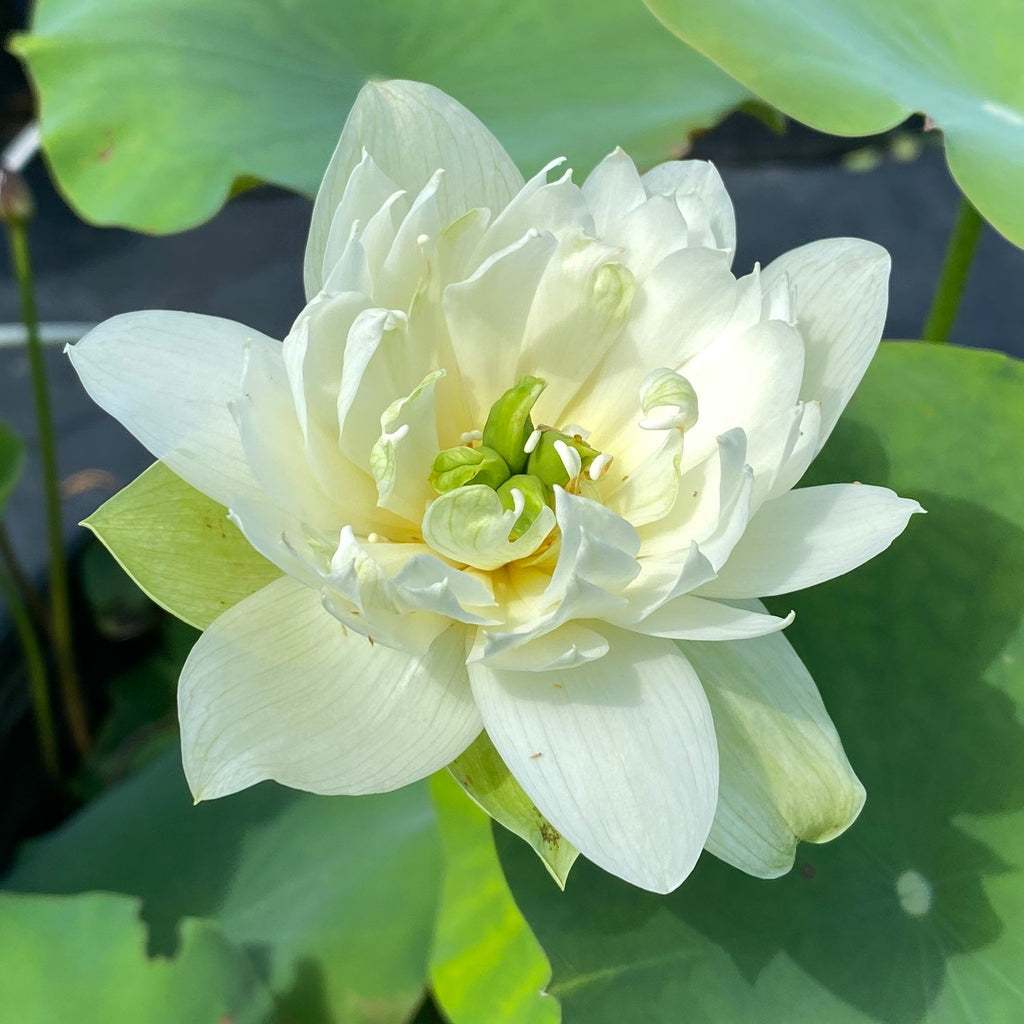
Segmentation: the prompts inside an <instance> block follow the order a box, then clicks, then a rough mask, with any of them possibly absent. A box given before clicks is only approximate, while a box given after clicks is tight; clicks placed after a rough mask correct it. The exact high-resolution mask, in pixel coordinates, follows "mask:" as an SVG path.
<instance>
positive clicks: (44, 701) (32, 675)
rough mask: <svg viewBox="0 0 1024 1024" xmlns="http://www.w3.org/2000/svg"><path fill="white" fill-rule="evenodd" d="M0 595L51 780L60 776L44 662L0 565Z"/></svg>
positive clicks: (19, 600) (27, 619)
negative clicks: (18, 652)
mask: <svg viewBox="0 0 1024 1024" xmlns="http://www.w3.org/2000/svg"><path fill="white" fill-rule="evenodd" d="M0 595H2V596H3V599H4V601H6V602H7V607H8V608H9V609H10V612H11V617H12V618H13V619H14V629H15V632H16V633H17V634H18V640H19V641H20V643H21V650H22V653H23V654H24V656H25V668H26V669H27V671H28V684H29V692H30V694H31V696H32V711H33V713H34V715H35V720H36V732H37V733H38V734H39V750H40V753H41V754H42V758H43V765H44V766H45V768H46V771H47V772H48V773H49V775H50V777H51V778H54V779H56V778H58V777H59V775H60V762H59V761H58V758H57V734H56V732H55V730H54V727H53V708H52V707H51V705H50V690H49V686H48V685H47V681H46V660H45V659H44V657H43V650H42V647H41V646H40V644H39V638H38V637H37V636H36V632H35V629H34V628H33V626H32V620H31V619H30V618H29V614H28V612H27V611H26V609H25V606H24V605H23V604H22V602H21V599H20V598H19V596H18V588H17V587H16V586H15V584H14V581H13V580H12V579H11V576H10V574H9V573H8V572H7V571H6V570H5V569H4V567H3V566H2V565H0Z"/></svg>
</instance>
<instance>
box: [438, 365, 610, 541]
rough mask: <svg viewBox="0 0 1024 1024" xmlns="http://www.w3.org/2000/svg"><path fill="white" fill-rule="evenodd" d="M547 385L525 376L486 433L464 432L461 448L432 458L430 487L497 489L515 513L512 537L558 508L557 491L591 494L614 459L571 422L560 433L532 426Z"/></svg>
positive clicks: (494, 410) (495, 410) (494, 411)
mask: <svg viewBox="0 0 1024 1024" xmlns="http://www.w3.org/2000/svg"><path fill="white" fill-rule="evenodd" d="M545 386H546V384H545V382H544V381H543V380H541V379H540V378H539V377H523V378H522V379H521V380H520V381H518V383H516V384H515V385H514V386H513V387H511V388H509V389H508V391H506V392H505V393H504V394H503V395H502V396H501V397H500V398H499V399H498V400H497V401H496V402H495V403H494V405H493V406H491V409H490V412H489V413H488V416H487V422H486V423H485V424H484V428H483V430H471V431H467V432H466V433H464V434H463V435H462V436H461V438H460V440H461V442H462V443H461V444H460V445H459V446H457V447H455V448H447V449H445V450H444V451H442V452H440V453H439V454H438V455H437V457H436V458H435V459H434V464H433V467H432V472H431V474H430V483H431V485H432V486H433V487H434V489H435V490H436V491H438V492H439V493H441V494H444V493H446V492H448V491H451V490H454V489H455V488H458V487H466V486H469V485H477V486H479V485H484V486H487V487H491V488H493V489H494V490H495V491H496V492H497V494H498V497H499V498H500V500H501V503H502V506H503V507H504V508H506V509H509V510H510V511H512V512H514V513H515V524H514V526H513V527H512V531H511V533H510V539H512V540H514V539H516V538H517V537H519V536H521V535H522V534H523V533H525V532H526V531H527V530H528V529H529V528H530V526H531V525H532V524H533V522H534V521H535V520H536V518H537V516H538V515H539V514H540V510H541V509H542V508H543V507H544V506H547V507H548V508H554V501H555V492H554V488H555V487H556V486H557V487H562V488H564V489H565V490H567V491H569V492H570V493H574V494H587V496H588V497H596V494H594V493H593V492H591V493H588V487H587V485H588V483H589V484H591V485H592V484H593V483H596V481H598V480H599V479H600V478H601V477H602V476H603V475H604V474H605V473H606V472H607V471H608V467H609V465H610V464H611V461H612V456H611V455H609V454H607V453H606V452H600V451H598V450H597V449H595V448H592V447H591V446H590V445H589V444H588V443H587V441H588V439H589V437H590V432H589V431H588V430H586V429H585V428H583V427H581V426H579V425H577V424H575V423H572V424H568V425H567V426H565V427H563V428H562V429H560V430H559V429H556V428H555V427H551V426H548V425H546V424H539V425H536V426H535V425H534V423H533V420H532V418H531V411H532V409H533V406H534V403H535V402H536V401H537V399H538V398H539V397H540V394H541V392H542V391H543V390H544V388H545Z"/></svg>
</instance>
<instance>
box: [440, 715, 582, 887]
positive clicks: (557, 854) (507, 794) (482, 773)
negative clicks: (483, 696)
mask: <svg viewBox="0 0 1024 1024" xmlns="http://www.w3.org/2000/svg"><path fill="white" fill-rule="evenodd" d="M448 771H450V772H451V773H452V775H453V776H454V778H455V779H456V781H457V782H458V783H459V785H460V786H462V788H463V789H464V790H465V791H466V792H467V793H468V794H469V795H470V796H471V797H472V798H473V800H474V801H475V802H476V803H477V804H478V805H479V806H480V807H481V808H483V810H484V811H486V812H487V813H488V814H489V815H490V816H491V817H492V818H493V819H494V820H495V821H497V822H498V823H499V824H501V825H504V826H505V828H507V829H508V830H509V831H510V832H514V833H515V834H516V835H517V836H519V838H520V839H524V840H525V841H526V842H528V843H529V844H530V846H532V847H533V849H534V851H535V852H536V854H537V856H538V857H540V859H541V861H542V862H543V864H544V867H546V868H547V869H548V872H549V873H550V874H551V877H552V878H553V879H554V880H555V882H556V883H557V884H558V887H559V889H564V888H565V881H566V879H567V878H568V877H569V871H570V869H571V868H572V866H573V864H574V863H575V861H576V858H577V857H578V856H579V851H578V850H577V849H576V847H575V846H573V845H572V844H571V843H570V842H569V841H568V840H567V839H566V838H565V837H564V836H563V835H562V834H561V833H560V832H559V831H558V829H556V828H555V827H554V825H552V824H551V822H550V821H548V820H547V818H545V817H544V815H543V814H541V812H540V811H539V810H537V806H536V804H534V802H533V801H532V800H531V799H530V798H529V797H528V796H527V795H526V794H525V793H524V792H523V788H522V786H520V785H519V783H518V782H516V780H515V779H514V778H513V776H512V773H511V772H510V771H509V770H508V768H507V767H506V766H505V762H504V761H502V759H501V755H500V754H499V753H498V752H497V750H495V749H494V744H493V743H491V741H490V738H489V737H488V735H487V733H486V732H482V733H480V735H479V736H478V737H477V739H476V741H475V742H473V743H472V744H470V746H469V747H468V748H467V749H466V751H465V752H464V753H463V754H461V755H460V756H459V757H457V758H456V759H455V760H454V761H452V763H451V764H450V765H448Z"/></svg>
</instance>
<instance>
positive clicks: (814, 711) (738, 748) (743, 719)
mask: <svg viewBox="0 0 1024 1024" xmlns="http://www.w3.org/2000/svg"><path fill="white" fill-rule="evenodd" d="M680 647H681V648H682V650H683V652H684V653H685V654H686V656H687V658H689V660H690V662H691V664H692V665H693V667H694V668H695V669H696V670H697V674H698V675H699V676H700V679H701V682H702V683H703V684H704V690H705V692H706V694H707V698H708V701H709V702H710V704H711V713H712V715H713V717H714V720H715V733H716V735H717V736H718V749H719V755H720V764H721V768H720V771H721V781H720V783H719V792H718V811H717V812H716V814H715V823H714V825H713V827H712V829H711V835H710V836H709V837H708V842H707V847H706V848H707V849H708V851H709V852H711V853H713V854H714V855H715V856H716V857H721V858H722V860H724V861H727V862H728V863H729V864H732V865H734V866H735V867H738V868H740V869H741V870H743V871H746V872H748V873H749V874H752V875H757V876H758V877H760V878H774V877H776V876H778V875H781V874H784V873H785V872H786V871H788V870H789V869H790V868H791V867H792V866H793V859H794V856H795V852H796V844H797V840H806V841H807V842H812V843H824V842H827V841H828V840H829V839H833V838H834V837H835V836H837V835H839V834H840V833H841V832H843V831H844V830H845V829H846V828H848V827H849V825H850V824H851V823H852V822H853V821H854V819H855V818H856V817H857V815H858V814H859V813H860V809H861V807H862V806H863V805H864V787H863V786H862V785H861V784H860V782H859V780H858V779H857V777H856V775H854V773H853V769H852V768H851V767H850V763H849V761H847V759H846V754H845V753H844V752H843V747H842V744H841V743H840V740H839V736H838V735H837V733H836V730H835V727H834V726H833V724H832V721H831V719H830V718H829V716H828V712H827V711H826V710H825V707H824V705H823V704H822V702H821V697H820V696H819V695H818V690H817V688H816V687H815V685H814V680H813V679H811V677H810V675H809V674H808V672H807V669H806V668H804V666H803V664H802V663H801V661H800V659H799V658H798V657H797V655H796V652H795V651H794V650H793V648H792V647H790V645H789V642H788V641H787V640H786V639H785V637H783V636H782V635H781V634H778V633H777V634H774V635H772V636H765V637H761V638H759V639H756V640H740V641H736V642H727V643H692V642H682V643H680Z"/></svg>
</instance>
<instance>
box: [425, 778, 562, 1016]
mask: <svg viewBox="0 0 1024 1024" xmlns="http://www.w3.org/2000/svg"><path fill="white" fill-rule="evenodd" d="M431 791H432V793H433V797H434V806H435V808H436V810H437V817H438V825H439V827H440V830H441V839H442V842H443V843H444V852H445V871H444V883H443V884H442V886H441V901H440V905H439V907H438V915H437V928H436V931H435V934H434V946H433V949H432V950H431V954H430V981H431V985H432V987H433V990H434V998H435V1000H436V1001H437V1003H438V1005H439V1006H440V1008H441V1009H442V1010H443V1011H444V1013H445V1016H446V1017H447V1018H448V1020H449V1021H451V1022H452V1024H558V1022H559V1021H560V1020H561V1013H560V1011H559V1007H558V1002H557V1000H555V999H552V998H551V997H550V996H548V995H545V994H544V992H543V990H544V987H545V986H546V985H547V983H548V982H549V981H550V980H551V965H550V964H549V963H548V959H547V957H546V956H545V955H544V951H543V950H542V949H541V948H540V946H539V945H538V944H537V940H536V938H534V935H533V933H532V932H531V931H530V927H529V925H528V924H527V923H526V922H525V921H524V920H523V915H522V914H521V913H520V911H519V908H518V907H517V906H516V904H515V901H514V900H513V899H512V894H511V893H510V892H509V890H508V883H507V882H506V881H505V876H504V874H503V873H502V870H501V864H500V863H499V862H498V855H497V853H496V852H495V850H494V839H493V836H492V832H491V827H492V826H491V819H490V818H489V817H488V816H487V815H486V814H485V813H484V812H483V811H482V810H481V809H480V808H479V807H477V806H476V804H474V803H473V802H472V801H471V800H470V798H469V797H468V796H467V795H466V794H465V793H464V792H463V791H462V790H461V789H460V788H459V786H458V784H457V783H456V782H455V780H454V779H453V778H452V776H451V775H449V774H448V772H446V771H444V772H438V773H437V775H435V776H434V777H433V779H431Z"/></svg>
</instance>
